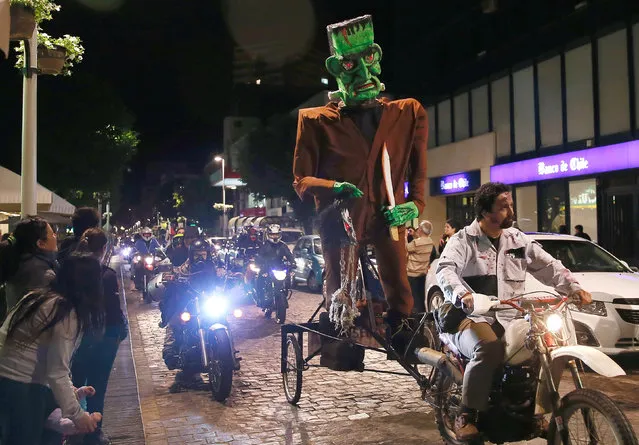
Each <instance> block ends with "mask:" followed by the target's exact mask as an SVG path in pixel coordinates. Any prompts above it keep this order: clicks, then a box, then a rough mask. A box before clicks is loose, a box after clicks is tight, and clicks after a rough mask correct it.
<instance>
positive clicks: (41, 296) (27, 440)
mask: <svg viewBox="0 0 639 445" xmlns="http://www.w3.org/2000/svg"><path fill="white" fill-rule="evenodd" d="M99 223H100V218H99V215H98V213H97V212H96V211H95V209H92V208H88V207H85V208H78V209H77V210H76V212H75V213H74V215H73V217H72V225H73V236H72V237H69V238H67V239H65V240H64V241H63V242H62V243H60V245H59V246H58V240H57V237H56V233H55V231H54V230H53V228H52V227H51V225H50V224H49V223H47V221H46V220H44V219H42V218H39V217H28V218H24V219H22V220H21V221H20V222H19V223H18V224H17V225H16V227H15V229H14V231H13V233H12V234H11V235H9V236H4V237H3V240H2V242H1V243H0V322H1V323H2V324H1V327H0V445H14V444H15V445H18V444H20V445H40V444H43V445H53V444H56V445H61V444H63V443H67V444H70V445H72V444H85V445H103V444H108V443H110V441H109V438H108V437H107V435H106V434H105V433H104V432H103V431H102V414H103V410H104V399H105V395H106V388H107V383H108V380H109V375H110V373H111V368H112V366H113V363H114V360H115V357H116V353H117V350H118V346H119V344H120V342H121V341H122V340H123V339H124V338H125V337H126V336H127V332H128V326H127V321H126V318H125V315H124V314H123V312H122V310H121V309H120V296H119V286H118V279H117V275H116V273H115V271H114V270H113V269H110V268H109V267H108V265H107V264H105V258H106V257H108V255H107V250H108V249H109V248H110V243H109V237H108V234H107V233H105V232H104V231H103V230H102V229H101V228H100V227H99Z"/></svg>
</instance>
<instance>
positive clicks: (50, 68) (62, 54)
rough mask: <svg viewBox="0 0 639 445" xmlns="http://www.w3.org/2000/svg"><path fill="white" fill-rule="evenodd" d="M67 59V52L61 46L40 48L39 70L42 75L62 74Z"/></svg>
mask: <svg viewBox="0 0 639 445" xmlns="http://www.w3.org/2000/svg"><path fill="white" fill-rule="evenodd" d="M66 59H67V50H66V49H65V48H63V47H61V46H56V47H55V48H53V49H51V48H47V47H45V46H38V69H39V70H40V74H54V75H55V74H60V73H61V72H62V68H64V63H65V62H66Z"/></svg>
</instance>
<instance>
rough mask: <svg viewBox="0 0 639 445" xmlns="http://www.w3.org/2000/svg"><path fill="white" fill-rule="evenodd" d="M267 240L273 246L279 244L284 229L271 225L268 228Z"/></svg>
mask: <svg viewBox="0 0 639 445" xmlns="http://www.w3.org/2000/svg"><path fill="white" fill-rule="evenodd" d="M266 239H268V240H269V241H270V242H272V243H273V244H277V243H279V242H280V240H281V239H282V229H280V225H279V224H269V226H268V227H267V228H266Z"/></svg>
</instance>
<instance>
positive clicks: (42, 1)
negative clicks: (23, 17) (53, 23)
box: [9, 0, 60, 23]
mask: <svg viewBox="0 0 639 445" xmlns="http://www.w3.org/2000/svg"><path fill="white" fill-rule="evenodd" d="M9 4H11V5H21V6H24V7H25V8H28V9H31V10H32V11H33V15H34V17H35V21H36V23H40V22H44V21H45V20H51V18H52V14H53V12H57V11H59V10H60V5H58V4H56V3H54V2H52V1H50V0H11V1H10V2H9Z"/></svg>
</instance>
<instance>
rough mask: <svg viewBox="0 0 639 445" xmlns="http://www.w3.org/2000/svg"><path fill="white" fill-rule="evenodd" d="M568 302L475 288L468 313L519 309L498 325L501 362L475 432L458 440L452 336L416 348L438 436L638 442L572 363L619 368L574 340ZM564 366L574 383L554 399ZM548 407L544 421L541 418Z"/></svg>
mask: <svg viewBox="0 0 639 445" xmlns="http://www.w3.org/2000/svg"><path fill="white" fill-rule="evenodd" d="M570 302H571V300H570V299H568V298H564V297H561V296H557V295H554V294H549V293H546V292H543V293H540V292H534V293H530V294H524V295H521V296H517V297H514V298H511V299H507V300H497V299H495V298H494V297H488V296H486V295H481V294H474V310H473V312H472V313H473V314H482V313H486V312H488V311H490V310H493V311H496V312H498V311H502V310H510V311H511V312H512V310H513V309H515V310H516V311H517V313H518V314H519V315H518V316H517V317H515V318H514V319H513V320H512V321H511V322H510V323H508V325H507V326H506V329H505V334H504V336H503V340H504V342H505V351H506V354H505V360H504V363H503V367H502V369H501V370H500V372H497V373H496V374H495V378H494V380H493V382H492V390H491V394H490V401H489V408H488V410H487V411H483V412H480V413H479V418H478V423H477V426H478V429H479V431H480V433H481V437H480V438H478V439H475V440H472V441H470V442H466V441H461V440H458V439H457V437H456V435H455V433H454V428H453V427H454V424H455V419H456V417H457V416H458V415H459V414H460V408H461V400H462V386H463V378H464V372H465V369H466V366H467V364H468V363H469V360H468V359H467V358H466V357H463V356H462V355H461V354H460V353H459V351H458V350H457V349H456V348H455V346H454V345H453V343H452V341H451V334H446V333H441V331H440V333H439V339H440V341H441V344H440V345H439V347H438V348H437V349H431V348H421V349H418V350H416V351H415V353H416V355H417V357H418V358H419V360H420V361H421V362H422V363H426V364H430V365H431V366H433V368H432V370H431V372H430V377H429V379H428V381H427V382H425V385H423V386H422V393H423V397H424V400H426V401H427V402H428V403H429V404H431V405H432V406H433V407H434V409H435V418H436V421H437V424H438V427H439V431H440V434H441V436H442V438H443V439H444V441H445V442H446V443H447V444H452V445H465V444H472V445H477V444H483V442H484V440H487V441H490V442H493V443H504V442H515V441H521V440H529V439H532V438H534V437H544V436H545V437H546V439H547V441H548V443H549V444H553V445H555V444H575V443H588V444H594V443H597V444H606V443H611V444H619V445H637V437H636V435H635V432H634V431H633V428H632V425H631V424H630V422H629V421H628V419H627V418H626V416H625V415H624V413H623V412H622V411H621V409H620V408H619V407H618V406H617V405H616V404H615V402H614V401H613V400H611V399H610V398H609V397H608V396H606V395H605V394H603V393H601V392H599V391H596V390H593V389H587V388H584V385H583V382H582V379H581V376H580V373H579V368H578V366H577V362H578V361H581V362H583V363H584V364H585V365H587V366H588V367H590V368H591V369H592V370H593V371H594V372H596V373H598V374H601V375H603V376H606V377H615V376H620V375H625V372H624V371H623V369H621V368H620V367H619V365H617V364H616V363H615V362H614V361H613V360H612V359H610V358H609V357H608V356H606V355H605V354H603V353H602V352H600V351H599V350H597V349H594V348H591V347H588V346H581V345H577V344H576V341H574V338H575V334H574V328H573V326H572V321H571V320H570V313H569V311H568V310H567V305H568V304H569V303H570ZM435 318H436V317H435ZM566 367H567V368H568V370H569V371H570V374H571V377H572V380H573V383H574V385H575V388H576V389H575V390H574V391H571V392H569V393H568V394H566V395H565V396H564V397H561V396H560V393H559V384H560V381H561V377H562V374H563V372H564V370H565V369H566ZM486 384H491V382H486ZM547 413H549V414H550V424H549V425H548V424H546V423H545V422H544V421H542V419H543V416H544V414H547ZM544 426H546V427H548V429H547V431H546V430H545V428H544ZM580 434H581V436H579V435H580ZM584 436H585V437H584Z"/></svg>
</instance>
